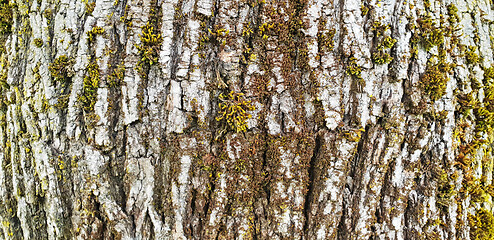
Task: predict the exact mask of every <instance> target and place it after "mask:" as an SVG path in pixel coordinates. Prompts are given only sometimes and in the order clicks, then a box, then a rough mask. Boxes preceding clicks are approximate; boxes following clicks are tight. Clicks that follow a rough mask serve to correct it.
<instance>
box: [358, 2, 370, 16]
mask: <svg viewBox="0 0 494 240" xmlns="http://www.w3.org/2000/svg"><path fill="white" fill-rule="evenodd" d="M360 11H361V12H362V14H361V15H362V17H364V16H366V15H367V13H369V8H368V7H366V6H365V5H364V4H362V5H360Z"/></svg>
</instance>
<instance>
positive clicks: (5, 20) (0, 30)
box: [0, 0, 12, 34]
mask: <svg viewBox="0 0 494 240" xmlns="http://www.w3.org/2000/svg"><path fill="white" fill-rule="evenodd" d="M11 27H12V8H11V7H10V4H9V1H6V0H1V1H0V34H9V33H11V32H12V30H11Z"/></svg>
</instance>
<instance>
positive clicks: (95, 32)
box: [87, 27, 105, 43]
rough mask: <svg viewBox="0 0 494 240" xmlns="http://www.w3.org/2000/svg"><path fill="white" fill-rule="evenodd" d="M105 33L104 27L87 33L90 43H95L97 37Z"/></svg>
mask: <svg viewBox="0 0 494 240" xmlns="http://www.w3.org/2000/svg"><path fill="white" fill-rule="evenodd" d="M103 33H105V29H104V28H102V27H93V29H91V31H89V32H87V38H88V40H89V42H90V43H91V42H93V41H94V38H95V36H96V35H99V34H103Z"/></svg>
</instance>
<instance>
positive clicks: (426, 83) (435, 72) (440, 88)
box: [420, 62, 450, 101]
mask: <svg viewBox="0 0 494 240" xmlns="http://www.w3.org/2000/svg"><path fill="white" fill-rule="evenodd" d="M449 71H450V66H449V65H448V64H447V63H444V62H440V63H437V64H429V65H428V66H427V69H426V71H425V73H424V75H422V77H421V79H420V86H421V88H422V89H423V90H424V92H426V93H427V94H429V96H430V98H431V100H433V101H436V100H438V99H439V98H441V97H442V96H443V95H444V93H445V92H446V84H447V82H448V80H449V79H448V77H447V73H448V72H449Z"/></svg>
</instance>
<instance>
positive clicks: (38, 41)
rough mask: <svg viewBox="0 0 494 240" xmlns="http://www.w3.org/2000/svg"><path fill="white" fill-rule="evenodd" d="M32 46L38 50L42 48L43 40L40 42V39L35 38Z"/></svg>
mask: <svg viewBox="0 0 494 240" xmlns="http://www.w3.org/2000/svg"><path fill="white" fill-rule="evenodd" d="M33 44H34V46H36V47H38V48H40V47H42V46H43V40H41V38H35V39H34V40H33Z"/></svg>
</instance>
